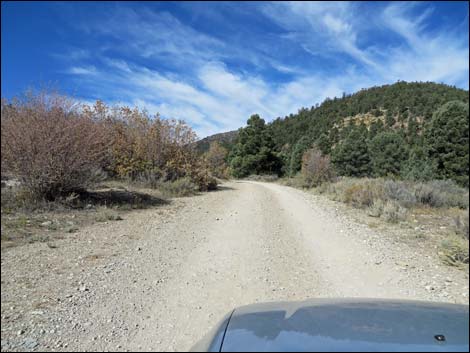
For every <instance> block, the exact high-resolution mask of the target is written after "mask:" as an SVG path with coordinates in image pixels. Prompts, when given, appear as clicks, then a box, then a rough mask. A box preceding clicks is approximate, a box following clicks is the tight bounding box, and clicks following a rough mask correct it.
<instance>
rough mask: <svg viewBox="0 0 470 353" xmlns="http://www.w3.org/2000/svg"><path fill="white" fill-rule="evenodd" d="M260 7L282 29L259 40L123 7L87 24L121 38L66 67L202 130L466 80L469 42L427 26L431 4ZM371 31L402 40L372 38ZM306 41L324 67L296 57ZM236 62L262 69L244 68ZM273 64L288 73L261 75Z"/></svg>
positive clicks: (87, 82) (85, 81) (308, 52)
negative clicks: (394, 89) (346, 97)
mask: <svg viewBox="0 0 470 353" xmlns="http://www.w3.org/2000/svg"><path fill="white" fill-rule="evenodd" d="M420 6H421V7H420ZM420 8H422V10H421V13H420V14H418V15H416V12H417V11H418V12H419V11H420ZM253 9H254V10H253V11H257V12H258V14H259V16H260V18H264V20H266V19H268V20H269V21H270V23H271V24H275V25H276V26H279V27H281V28H282V30H283V31H282V33H280V32H273V33H276V35H275V36H273V35H272V33H270V34H269V36H267V37H266V38H267V39H266V43H262V42H260V43H262V44H260V45H259V47H256V45H255V44H256V43H257V42H252V41H251V38H249V37H247V38H246V39H245V41H246V42H247V43H245V44H240V40H232V39H233V38H227V39H226V40H222V39H220V36H219V37H216V36H214V35H208V34H207V33H203V32H201V31H198V30H196V29H195V28H193V27H192V26H191V25H190V24H189V23H188V22H184V21H183V20H180V19H177V18H176V17H175V16H173V15H172V14H170V13H168V12H156V11H151V10H148V9H140V10H139V11H136V10H132V9H129V8H127V7H126V8H121V7H118V10H117V11H116V12H114V13H111V14H110V16H109V19H107V20H105V21H104V23H103V22H101V23H97V24H93V23H92V24H88V25H87V26H86V28H85V30H87V31H88V33H90V34H93V33H94V34H95V35H98V36H100V37H99V38H101V39H102V38H112V42H113V43H115V44H114V45H113V46H111V45H110V44H109V43H108V42H107V41H106V40H103V46H102V48H101V50H99V51H98V53H97V54H96V56H97V57H98V58H99V59H100V60H99V63H100V65H99V66H98V64H97V65H96V66H90V65H85V63H87V62H88V61H86V60H85V59H89V58H83V59H84V60H83V61H84V64H83V65H78V63H77V62H73V66H72V67H70V68H69V70H68V73H69V74H71V75H73V77H74V79H75V80H76V82H79V83H80V85H83V86H86V87H89V88H90V89H91V90H93V89H94V91H95V92H111V93H109V94H112V95H113V97H118V99H114V98H113V97H111V100H113V99H114V100H121V101H124V102H125V104H129V105H138V106H140V107H145V108H147V109H148V110H149V111H150V112H152V113H156V112H159V113H161V115H162V116H164V117H168V118H178V119H184V120H186V121H188V122H189V123H190V124H192V125H193V126H194V127H195V130H196V131H197V132H198V134H199V136H201V137H204V136H206V135H208V134H212V133H216V132H221V131H227V130H233V129H236V128H238V127H240V126H242V125H244V123H245V121H246V119H247V118H248V117H249V116H250V115H251V114H254V113H259V114H261V115H262V116H263V117H265V118H267V119H268V120H270V119H273V118H276V117H279V116H281V117H282V116H285V115H288V114H290V113H293V112H296V111H297V110H298V109H299V108H300V107H303V106H306V107H309V106H312V105H314V104H316V103H319V102H321V101H323V100H324V99H325V98H327V97H331V98H332V97H335V96H341V94H342V93H343V92H347V93H352V92H354V91H356V90H358V89H361V88H365V87H370V86H372V85H379V84H384V83H392V82H395V81H396V80H407V81H412V80H418V81H441V82H446V83H448V84H456V85H459V86H460V87H468V70H469V69H468V41H467V42H465V40H464V39H461V37H460V36H459V35H458V34H457V33H455V32H452V31H433V32H430V31H429V30H428V28H427V22H428V20H429V17H430V16H431V15H432V9H431V8H430V7H422V5H419V6H418V5H416V4H411V5H410V4H406V3H398V4H388V5H386V6H381V7H377V8H376V9H375V10H374V11H375V12H373V13H372V14H371V13H368V14H363V13H362V12H361V11H362V9H361V8H360V6H359V5H357V4H356V3H344V2H326V3H304V2H293V3H270V4H261V5H260V4H258V5H257V6H255V7H253ZM214 11H215V10H214ZM211 16H213V14H212V15H211ZM263 16H264V17H263ZM219 20H220V19H219ZM371 32H372V33H374V34H375V32H377V33H380V34H382V35H383V36H390V35H391V36H394V38H396V39H397V40H394V41H390V42H384V43H381V42H378V41H376V40H369V35H370V34H371ZM273 38H274V41H273ZM257 40H258V39H257ZM270 40H271V41H270ZM250 44H251V46H250ZM278 44H279V45H281V44H282V45H284V47H283V48H287V49H288V50H287V51H288V53H284V52H282V50H279V48H278V47H277V45H278ZM251 47H253V48H251ZM254 47H256V48H254ZM103 48H105V49H103ZM107 48H111V49H112V50H107ZM301 48H303V49H304V50H303V51H302V52H303V53H304V55H305V56H307V57H309V58H311V60H312V61H315V60H319V58H321V59H322V60H319V61H318V62H319V65H321V66H315V65H311V64H309V59H305V60H304V61H299V62H297V61H296V60H295V58H292V57H289V54H290V52H295V53H297V51H296V50H300V49H301ZM271 49H272V50H271ZM274 49H277V52H276V50H274ZM116 53H118V54H116ZM286 57H287V58H289V60H285V58H286ZM325 57H326V58H327V59H325ZM130 58H133V59H130ZM237 61H238V62H243V63H249V64H250V65H252V66H251V68H253V67H254V68H255V69H253V70H250V69H246V68H242V69H241V68H240V65H234V64H233V62H237ZM315 62H317V61H315ZM335 65H336V66H335ZM241 66H243V65H241ZM263 70H264V71H263ZM273 70H275V71H276V72H278V73H283V74H285V75H286V77H287V78H286V77H285V78H284V79H283V80H273V79H272V76H273V75H269V74H268V75H264V74H263V73H262V72H265V71H268V72H272V71H273Z"/></svg>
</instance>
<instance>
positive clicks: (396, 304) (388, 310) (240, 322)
mask: <svg viewBox="0 0 470 353" xmlns="http://www.w3.org/2000/svg"><path fill="white" fill-rule="evenodd" d="M468 320H469V312H468V306H466V305H455V304H441V303H427V302H417V301H390V300H373V299H372V300H368V299H367V300H358V299H338V300H334V299H317V300H312V301H307V302H296V303H266V304H255V305H250V306H245V307H241V308H238V309H236V310H235V311H234V312H233V313H232V315H231V317H230V316H228V317H227V318H226V319H225V320H224V321H223V323H222V324H221V326H220V328H219V336H218V342H214V341H213V343H214V344H213V346H212V348H211V349H212V350H218V349H220V350H221V351H222V352H224V351H225V352H228V351H467V352H468V349H469V343H468V329H469V327H468V326H469V324H468ZM439 335H441V336H439ZM436 337H437V338H436ZM442 337H444V338H445V339H444V340H442ZM217 348H218V349H217Z"/></svg>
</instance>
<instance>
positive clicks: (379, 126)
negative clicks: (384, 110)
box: [369, 119, 384, 140]
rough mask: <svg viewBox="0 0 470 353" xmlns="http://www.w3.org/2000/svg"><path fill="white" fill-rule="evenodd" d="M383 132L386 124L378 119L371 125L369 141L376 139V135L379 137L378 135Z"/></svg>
mask: <svg viewBox="0 0 470 353" xmlns="http://www.w3.org/2000/svg"><path fill="white" fill-rule="evenodd" d="M383 131H384V124H383V122H382V120H380V119H377V120H376V121H374V122H373V123H372V124H370V128H369V140H371V139H373V138H374V137H375V135H377V134H378V133H381V132H383Z"/></svg>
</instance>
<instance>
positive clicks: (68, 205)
mask: <svg viewBox="0 0 470 353" xmlns="http://www.w3.org/2000/svg"><path fill="white" fill-rule="evenodd" d="M1 196H2V197H1V200H2V203H1V245H2V248H6V247H11V246H18V245H22V244H26V243H32V242H49V241H51V240H53V239H57V238H58V237H64V236H72V235H73V233H76V232H78V231H79V230H80V229H81V228H83V227H84V226H87V225H89V224H91V223H94V222H108V221H119V220H121V219H123V218H125V214H126V213H127V212H130V211H132V210H135V209H143V208H149V207H158V206H161V205H165V204H167V203H168V202H169V201H167V200H166V199H165V198H164V197H163V194H162V192H161V191H158V190H152V189H140V188H137V187H135V186H129V185H127V184H126V183H123V182H121V181H108V182H106V184H101V185H99V187H98V188H97V189H95V190H91V191H88V192H86V193H82V194H80V195H78V194H74V195H70V196H69V197H67V198H61V199H58V200H56V201H45V200H37V199H34V198H33V199H31V201H28V200H29V198H28V197H27V195H26V196H25V194H24V191H23V190H22V189H21V188H18V187H15V188H11V187H4V188H2V192H1Z"/></svg>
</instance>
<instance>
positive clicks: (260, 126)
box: [230, 114, 281, 178]
mask: <svg viewBox="0 0 470 353" xmlns="http://www.w3.org/2000/svg"><path fill="white" fill-rule="evenodd" d="M273 147H274V143H273V140H272V136H271V131H270V130H269V129H267V128H266V124H265V121H264V120H263V119H261V118H260V117H259V115H257V114H255V115H252V116H251V117H250V119H248V121H247V127H245V128H241V129H240V130H239V134H238V139H237V143H236V145H235V146H234V148H233V150H232V153H231V156H230V160H231V162H230V167H231V169H232V174H233V175H234V176H235V177H237V178H240V177H245V176H248V175H250V174H261V173H269V174H271V173H279V172H280V169H281V165H280V161H279V158H278V157H277V156H276V155H275V154H274V153H273Z"/></svg>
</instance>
